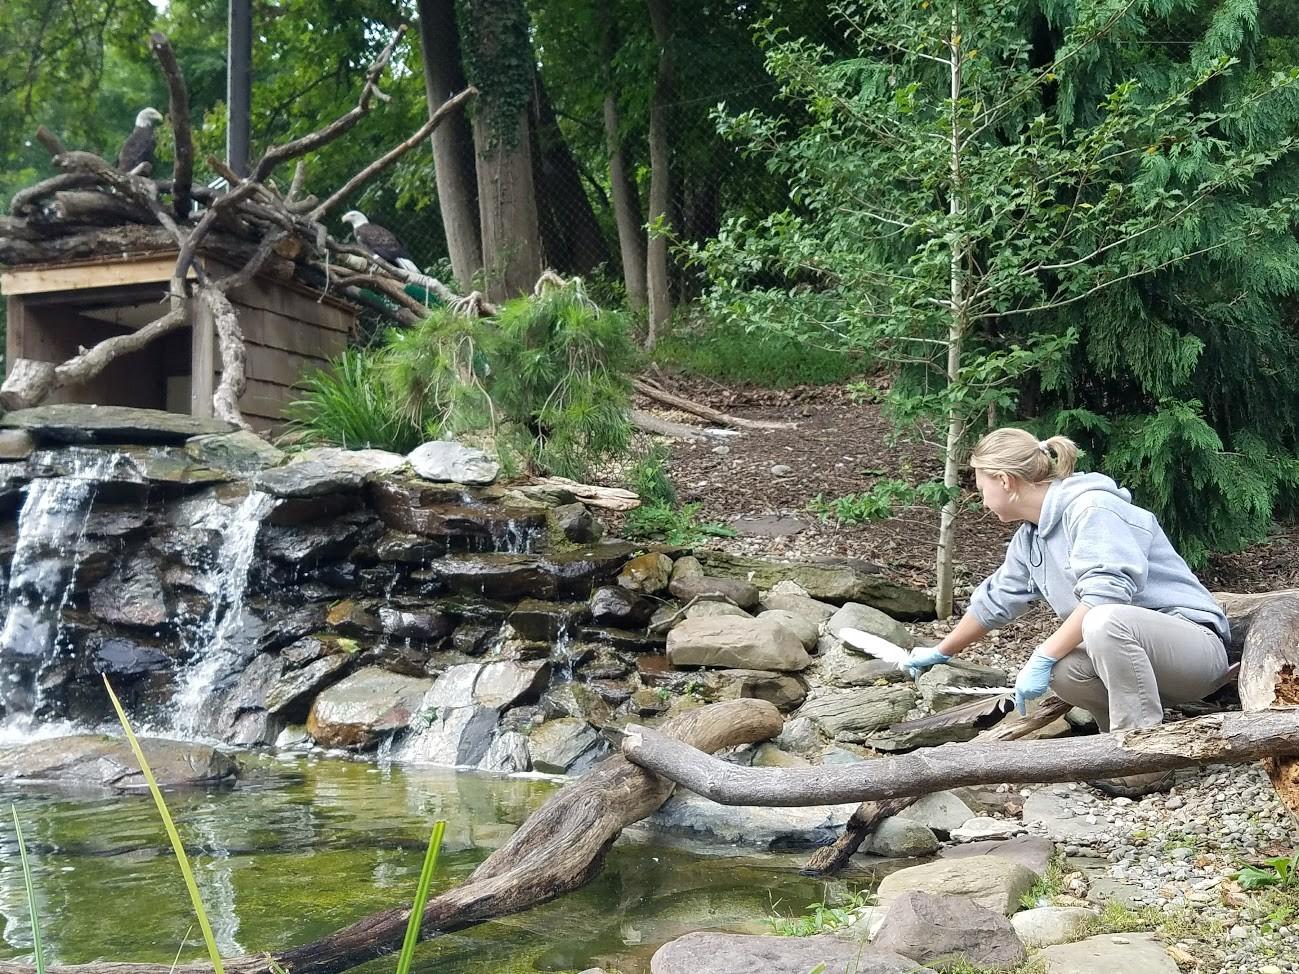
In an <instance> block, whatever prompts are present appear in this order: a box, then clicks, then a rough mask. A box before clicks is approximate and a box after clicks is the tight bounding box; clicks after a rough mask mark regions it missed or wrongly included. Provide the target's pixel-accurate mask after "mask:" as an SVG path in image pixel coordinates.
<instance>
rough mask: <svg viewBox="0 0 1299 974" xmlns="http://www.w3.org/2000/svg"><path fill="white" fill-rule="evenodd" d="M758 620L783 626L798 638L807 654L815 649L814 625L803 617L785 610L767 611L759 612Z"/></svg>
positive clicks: (815, 634)
mask: <svg viewBox="0 0 1299 974" xmlns="http://www.w3.org/2000/svg"><path fill="white" fill-rule="evenodd" d="M758 618H759V619H766V620H768V621H769V622H774V623H776V625H778V626H784V627H785V628H786V629H788V630H789V631H790V632H792V633H793V634H794V635H795V636H797V637H798V638H799V641H800V642H801V643H802V644H803V648H804V649H806V650H807V651H808V652H809V653H810V652H811V651H812V650H813V649H815V648H816V639H817V631H816V630H817V627H816V623H815V622H812V620H810V619H808V618H806V617H805V616H800V615H796V614H794V613H793V612H790V611H788V610H786V609H767V610H766V611H765V612H759V613H758Z"/></svg>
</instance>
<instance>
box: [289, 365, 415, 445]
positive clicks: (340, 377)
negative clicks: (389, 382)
mask: <svg viewBox="0 0 1299 974" xmlns="http://www.w3.org/2000/svg"><path fill="white" fill-rule="evenodd" d="M384 357H385V356H384V352H383V351H382V350H381V349H354V348H350V349H346V350H345V351H344V352H343V354H342V355H340V356H339V357H338V359H337V360H336V361H335V362H334V363H333V364H332V365H331V366H330V367H328V368H324V369H317V370H316V371H315V372H312V373H311V374H309V375H307V376H306V377H305V378H303V380H302V385H303V388H304V389H305V394H304V395H303V396H302V398H301V399H298V400H297V401H295V402H293V403H290V405H289V407H288V409H287V410H286V411H285V412H286V415H287V417H288V419H289V430H290V432H291V433H292V434H294V435H296V437H297V438H298V439H299V440H300V441H301V442H305V443H322V444H331V445H334V446H341V447H345V448H347V449H351V450H359V449H368V448H375V449H382V450H392V451H394V452H396V453H408V452H409V451H411V450H413V449H414V448H415V447H417V446H419V444H420V443H421V442H423V440H424V438H425V437H424V430H423V428H422V426H421V424H420V423H419V422H418V420H417V419H416V418H412V417H411V416H409V415H408V414H406V413H405V412H403V410H402V409H401V408H400V406H399V404H398V403H397V402H395V401H394V399H393V397H392V396H390V395H389V394H388V391H387V389H386V387H385V385H384V382H383V359H384Z"/></svg>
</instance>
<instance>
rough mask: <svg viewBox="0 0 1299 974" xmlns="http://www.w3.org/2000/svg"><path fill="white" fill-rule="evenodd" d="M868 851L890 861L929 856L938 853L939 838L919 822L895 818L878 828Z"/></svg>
mask: <svg viewBox="0 0 1299 974" xmlns="http://www.w3.org/2000/svg"><path fill="white" fill-rule="evenodd" d="M866 851H867V852H870V853H873V854H874V855H877V856H887V857H888V858H890V859H912V858H915V857H917V856H928V855H932V854H933V853H935V852H937V851H938V836H936V835H934V832H933V830H932V829H930V828H927V827H925V826H924V825H922V824H920V823H919V822H912V821H911V820H909V819H905V818H898V817H896V816H893V817H890V818H886V819H885V820H884V821H883V822H881V823H880V824H879V825H878V826H876V828H875V831H874V832H872V833H871V835H870V839H869V840H868V841H867V843H866Z"/></svg>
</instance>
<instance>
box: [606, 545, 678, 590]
mask: <svg viewBox="0 0 1299 974" xmlns="http://www.w3.org/2000/svg"><path fill="white" fill-rule="evenodd" d="M671 577H672V559H671V558H669V557H668V556H667V555H665V554H663V553H661V552H658V551H651V552H649V553H648V554H644V555H640V556H638V557H636V558H633V559H632V560H631V561H629V562H627V564H625V565H623V567H622V571H621V572H619V573H618V584H619V585H621V586H622V587H623V588H625V589H627V591H629V592H637V593H639V594H642V595H657V594H658V593H659V592H662V591H663V590H664V589H665V588H667V587H668V580H669V579H670V578H671Z"/></svg>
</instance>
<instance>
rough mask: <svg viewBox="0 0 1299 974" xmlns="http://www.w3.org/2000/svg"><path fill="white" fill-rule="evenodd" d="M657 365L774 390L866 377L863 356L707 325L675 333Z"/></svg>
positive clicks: (661, 347) (664, 341) (657, 354)
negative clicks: (863, 375)
mask: <svg viewBox="0 0 1299 974" xmlns="http://www.w3.org/2000/svg"><path fill="white" fill-rule="evenodd" d="M654 360H655V361H656V362H659V363H660V364H662V365H666V366H672V367H675V368H679V369H682V370H684V371H686V372H690V373H692V374H694V375H701V376H704V377H706V378H709V379H716V380H717V381H719V382H747V383H752V384H753V385H759V386H764V387H767V388H773V389H787V388H789V387H790V386H800V385H817V386H820V385H829V384H831V383H834V382H842V381H844V380H845V379H850V378H853V377H855V376H859V375H861V374H862V373H863V372H865V371H866V368H867V366H868V364H869V363H868V360H867V358H866V356H864V355H862V354H860V353H850V352H840V351H834V350H831V349H826V348H819V347H817V346H816V345H812V344H810V343H808V342H806V341H803V340H802V339H799V338H795V337H793V336H790V335H783V334H780V333H778V332H775V331H772V330H768V329H755V330H753V331H748V330H746V329H745V328H743V327H742V326H740V325H732V324H721V323H716V322H703V323H697V324H692V325H689V326H687V327H684V328H681V329H679V330H674V331H673V332H671V333H670V334H668V335H667V336H665V337H664V338H661V339H660V340H659V342H658V344H657V345H656V346H655V348H654Z"/></svg>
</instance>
